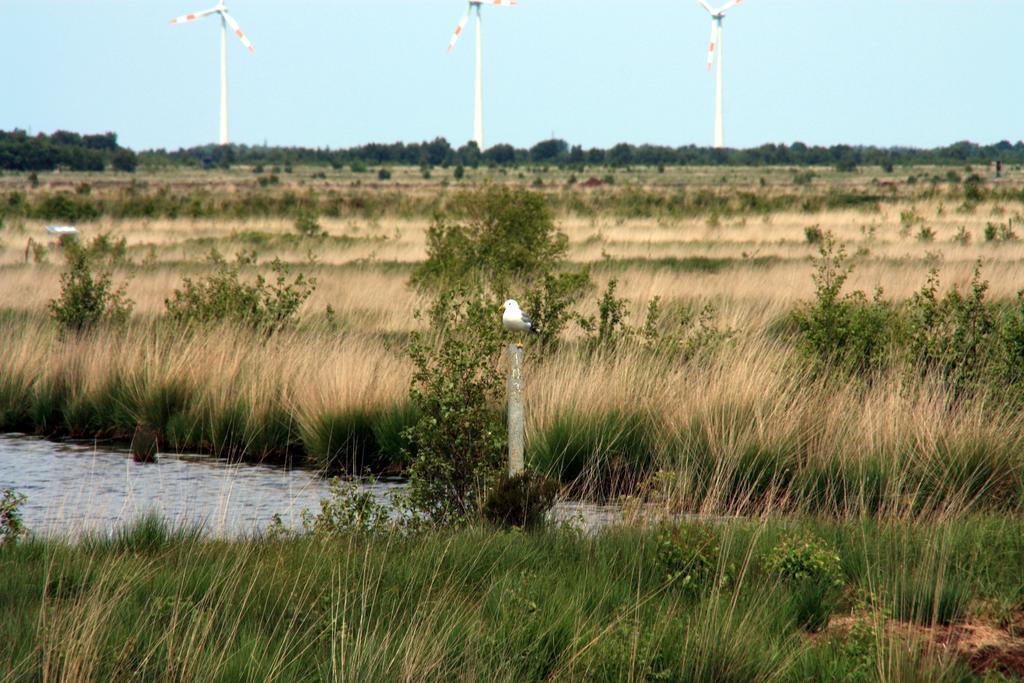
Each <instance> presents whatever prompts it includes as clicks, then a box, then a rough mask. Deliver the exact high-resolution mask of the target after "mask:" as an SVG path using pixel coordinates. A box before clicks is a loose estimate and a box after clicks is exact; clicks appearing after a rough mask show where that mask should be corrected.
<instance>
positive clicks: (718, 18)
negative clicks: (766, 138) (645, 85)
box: [697, 0, 743, 149]
mask: <svg viewBox="0 0 1024 683" xmlns="http://www.w3.org/2000/svg"><path fill="white" fill-rule="evenodd" d="M697 2H698V3H699V4H700V6H701V7H703V8H704V9H706V10H707V11H708V14H710V15H711V45H710V46H709V47H708V71H711V66H712V64H714V62H715V50H717V51H718V76H717V79H716V83H715V147H716V148H718V149H721V148H722V147H724V146H725V133H724V130H723V128H724V125H723V121H722V118H723V115H722V19H724V18H725V13H726V12H728V11H729V10H731V9H732V8H733V7H735V6H736V5H738V4H740V3H741V2H743V0H730V1H729V2H727V3H725V4H724V5H722V6H721V7H719V8H718V9H717V10H716V9H712V7H711V5H709V4H708V3H707V0H697Z"/></svg>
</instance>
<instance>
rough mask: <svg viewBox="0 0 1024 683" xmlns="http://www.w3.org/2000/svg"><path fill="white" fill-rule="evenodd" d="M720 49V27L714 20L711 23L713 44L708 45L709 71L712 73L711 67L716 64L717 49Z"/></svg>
mask: <svg viewBox="0 0 1024 683" xmlns="http://www.w3.org/2000/svg"><path fill="white" fill-rule="evenodd" d="M716 47H718V26H717V25H716V24H715V22H714V20H712V22H711V42H710V44H709V45H708V71H711V65H712V64H714V63H715V48H716Z"/></svg>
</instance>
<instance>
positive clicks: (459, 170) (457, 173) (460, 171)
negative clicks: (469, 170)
mask: <svg viewBox="0 0 1024 683" xmlns="http://www.w3.org/2000/svg"><path fill="white" fill-rule="evenodd" d="M465 176H466V169H465V168H463V167H462V164H459V165H458V166H456V167H455V170H454V171H452V177H453V178H455V179H456V180H462V179H463V178H464V177H465Z"/></svg>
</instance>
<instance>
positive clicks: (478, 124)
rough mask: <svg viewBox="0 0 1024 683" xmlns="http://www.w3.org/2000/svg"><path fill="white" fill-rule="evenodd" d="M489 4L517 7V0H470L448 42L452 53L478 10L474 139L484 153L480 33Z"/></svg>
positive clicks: (482, 75)
mask: <svg viewBox="0 0 1024 683" xmlns="http://www.w3.org/2000/svg"><path fill="white" fill-rule="evenodd" d="M484 3H487V4H488V5H515V4H517V2H516V0H469V7H467V8H466V13H465V14H463V15H462V21H460V22H459V25H458V26H456V27H455V33H453V34H452V38H451V40H449V41H448V52H451V51H452V49H453V48H454V47H455V43H456V42H457V41H458V40H459V36H461V35H462V29H464V28H466V23H467V22H468V21H469V15H470V14H472V13H473V10H474V9H475V10H476V98H475V106H474V109H473V139H474V140H475V141H476V146H477V148H478V149H479V150H480V151H481V152H482V151H484V72H483V47H482V45H481V41H482V35H481V32H480V5H482V4H484Z"/></svg>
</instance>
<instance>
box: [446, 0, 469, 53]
mask: <svg viewBox="0 0 1024 683" xmlns="http://www.w3.org/2000/svg"><path fill="white" fill-rule="evenodd" d="M469 12H470V8H469V7H467V8H466V13H465V14H463V15H462V21H460V22H459V25H458V26H456V27H455V33H453V34H452V38H451V40H449V41H448V52H451V51H452V48H454V47H455V43H457V42H458V41H459V36H461V35H462V30H463V29H464V28H466V24H467V23H468V22H469Z"/></svg>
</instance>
